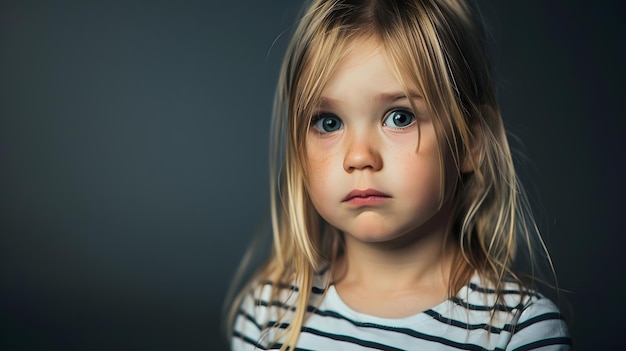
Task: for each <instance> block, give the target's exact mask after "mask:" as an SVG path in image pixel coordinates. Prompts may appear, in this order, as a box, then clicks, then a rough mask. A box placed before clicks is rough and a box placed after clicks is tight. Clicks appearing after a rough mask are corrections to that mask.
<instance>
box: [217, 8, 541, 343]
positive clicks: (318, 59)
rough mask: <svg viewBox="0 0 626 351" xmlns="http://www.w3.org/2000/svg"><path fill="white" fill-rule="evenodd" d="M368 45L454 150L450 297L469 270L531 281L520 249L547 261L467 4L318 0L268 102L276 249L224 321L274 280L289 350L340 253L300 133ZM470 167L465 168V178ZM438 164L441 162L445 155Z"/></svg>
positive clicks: (499, 283) (496, 283) (496, 281)
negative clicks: (368, 42) (339, 72)
mask: <svg viewBox="0 0 626 351" xmlns="http://www.w3.org/2000/svg"><path fill="white" fill-rule="evenodd" d="M365 38H374V39H375V40H377V41H378V42H379V43H380V45H381V46H382V47H383V48H384V50H385V52H386V54H387V55H388V57H389V61H390V62H389V63H390V65H391V67H392V69H393V70H394V72H395V74H396V77H397V79H398V81H399V82H400V83H401V84H402V85H403V86H404V87H405V89H406V90H407V93H408V90H409V89H408V87H409V86H411V87H417V89H419V91H420V93H421V94H422V95H423V97H424V99H425V101H426V103H427V107H428V109H429V111H430V113H431V115H432V116H433V120H434V124H435V128H436V129H435V130H436V133H437V137H438V140H439V142H440V146H441V148H442V152H441V154H442V155H451V159H452V162H453V165H454V167H456V171H457V174H458V177H457V178H458V181H457V182H455V183H454V184H452V187H451V188H450V189H447V190H446V193H447V194H452V195H451V196H453V197H452V201H453V203H454V209H453V220H452V223H451V228H450V229H451V230H450V232H451V234H450V235H451V236H450V237H449V238H447V240H454V241H455V242H456V243H457V244H458V247H459V254H458V255H457V257H456V258H455V260H456V261H455V264H454V266H453V267H458V268H456V270H454V271H453V272H451V274H450V281H449V292H448V294H449V295H450V296H452V295H454V294H456V293H457V291H458V289H460V287H461V286H463V285H465V284H467V282H468V281H469V278H470V277H471V276H472V274H474V272H477V273H478V274H479V275H480V276H481V278H483V279H484V280H485V281H488V282H490V283H491V284H493V287H494V289H495V290H496V291H500V290H502V287H503V284H504V283H505V281H508V280H512V281H514V282H517V283H520V284H522V286H527V285H526V284H527V283H528V282H527V281H526V280H525V279H524V278H523V277H522V276H521V275H520V274H519V273H518V271H517V269H516V268H515V262H514V260H515V253H516V252H517V251H518V249H519V248H520V247H521V248H523V249H524V251H525V252H526V253H527V254H528V255H529V256H530V257H534V256H536V254H535V251H537V247H536V246H537V245H538V246H539V250H538V251H539V252H540V255H542V256H543V257H547V258H548V260H549V256H548V255H547V250H546V249H545V245H544V244H543V241H542V240H541V237H540V236H539V232H538V230H537V227H536V225H535V222H534V220H533V218H532V213H531V211H530V208H529V206H528V203H527V200H526V197H525V195H524V192H523V189H522V188H521V185H520V184H519V182H518V178H517V176H516V173H515V169H514V165H513V159H512V156H511V152H510V149H509V145H508V141H507V137H506V133H505V130H504V127H503V123H502V119H501V116H500V112H499V108H498V104H497V101H496V96H495V92H494V89H493V86H492V81H491V75H490V71H489V65H488V61H487V57H486V55H485V50H484V44H483V33H482V30H481V27H480V26H479V23H478V21H477V20H476V19H475V18H474V17H473V15H472V11H471V9H470V8H469V6H468V4H467V3H466V2H465V1H462V0H364V1H356V0H315V1H313V2H312V4H310V6H309V7H308V10H307V11H306V13H304V15H303V16H302V18H301V21H300V22H299V24H298V26H297V28H296V30H295V32H294V34H293V37H292V40H291V42H290V45H289V47H288V49H287V52H286V55H285V59H284V62H283V65H282V69H281V72H280V78H279V82H278V88H277V92H276V97H275V102H274V116H273V121H272V135H271V140H272V143H273V144H272V146H271V153H270V162H271V165H272V167H271V177H270V181H271V193H270V196H271V210H272V214H271V221H272V228H273V242H274V244H273V249H272V253H271V256H270V257H269V259H268V261H267V262H266V264H265V265H264V266H263V267H262V268H261V269H260V270H259V271H258V272H257V273H256V274H255V276H254V278H253V279H252V280H251V281H250V282H249V283H248V285H247V286H246V288H244V289H243V290H242V291H241V293H240V294H239V295H238V297H237V298H236V299H234V303H233V304H232V307H231V311H230V318H229V322H228V323H229V325H232V322H233V320H234V317H235V314H236V312H237V307H238V306H239V304H240V303H241V301H242V299H243V297H244V295H245V294H246V293H247V291H248V290H249V288H250V287H251V286H253V284H254V282H264V281H272V282H274V284H273V285H272V297H273V299H278V298H279V296H280V291H281V285H282V284H288V285H295V286H297V287H298V294H297V295H296V296H295V302H294V304H293V307H295V312H294V314H293V315H292V318H291V320H289V321H288V326H287V327H286V329H285V330H284V333H283V334H281V336H283V337H285V341H284V343H283V345H282V347H281V350H286V349H288V348H290V349H293V348H295V345H296V343H297V340H298V338H299V335H300V329H301V327H302V326H303V324H304V322H305V317H306V312H307V305H308V302H309V299H310V297H311V289H312V286H313V277H314V275H315V273H316V272H317V271H318V270H319V269H321V268H322V267H323V266H324V265H327V264H330V265H332V263H333V262H334V261H335V260H336V259H337V258H338V257H339V256H340V255H341V254H342V239H341V235H340V233H338V231H337V230H336V229H335V228H333V227H332V226H330V225H329V224H327V223H326V222H325V221H324V220H323V219H322V218H321V217H320V216H319V214H318V213H317V212H316V210H315V208H314V207H313V205H312V203H311V201H310V199H309V195H308V193H307V175H306V158H305V157H304V156H305V136H306V133H307V130H308V128H309V121H310V118H311V116H312V114H313V110H314V109H315V107H316V106H317V103H318V101H319V97H320V94H321V92H322V90H323V89H324V87H325V84H326V82H327V81H328V80H329V79H330V77H331V76H332V74H333V73H334V71H335V69H336V67H337V66H338V64H339V63H340V62H341V60H342V59H343V58H345V57H346V56H347V55H348V54H349V52H350V49H351V46H352V44H353V43H354V42H355V41H356V40H362V39H365ZM407 96H408V95H407ZM466 165H469V168H470V169H471V170H472V171H471V172H462V169H463V168H466ZM441 167H442V168H443V167H449V165H448V164H446V162H444V161H443V160H442V162H441ZM520 244H521V245H520ZM518 246H520V247H518ZM550 265H551V263H550ZM531 275H532V273H531ZM327 284H328V282H327ZM500 297H501V296H498V301H499V300H500ZM280 322H281V321H278V322H277V323H280ZM283 322H284V321H283Z"/></svg>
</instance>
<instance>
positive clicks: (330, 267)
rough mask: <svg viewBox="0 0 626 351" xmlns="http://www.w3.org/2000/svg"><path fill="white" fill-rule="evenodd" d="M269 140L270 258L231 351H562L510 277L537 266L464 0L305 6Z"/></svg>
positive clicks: (323, 0) (527, 290)
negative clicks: (519, 257) (518, 265)
mask: <svg viewBox="0 0 626 351" xmlns="http://www.w3.org/2000/svg"><path fill="white" fill-rule="evenodd" d="M273 133H274V134H273V138H272V140H273V141H274V143H275V144H274V147H273V154H272V159H271V161H272V163H273V165H274V166H275V167H274V170H273V173H272V176H271V180H272V195H273V197H272V224H273V234H274V245H273V251H272V253H271V256H270V257H269V260H268V261H267V263H266V264H265V265H264V266H263V267H262V268H261V269H260V270H258V271H257V273H256V275H255V276H254V277H253V279H252V280H251V281H250V282H249V283H248V284H247V286H246V287H245V288H244V289H243V291H242V292H241V293H240V294H239V296H238V298H236V299H235V303H234V305H233V308H232V313H231V322H232V323H231V324H230V325H232V330H231V337H232V339H231V346H232V349H233V350H279V349H280V350H362V349H370V350H379V349H382V350H457V349H458V350H484V349H487V350H530V349H535V348H541V349H542V350H547V349H550V350H553V349H558V350H567V349H569V345H570V343H571V342H570V339H569V336H568V331H567V327H566V324H565V323H564V321H563V319H562V318H561V315H560V314H559V311H558V309H557V308H556V307H555V305H553V304H552V303H551V302H550V301H549V300H548V299H547V298H545V297H543V296H542V295H540V294H539V293H537V292H535V291H534V290H532V289H531V288H532V287H531V286H530V284H529V283H528V282H526V280H525V279H523V276H522V275H521V274H520V273H519V272H518V271H517V270H516V269H515V265H514V262H515V260H514V259H515V256H516V255H515V254H516V251H518V250H522V251H523V252H526V254H527V255H529V256H530V258H531V259H532V258H536V257H538V256H541V257H548V256H545V255H547V253H546V252H545V249H544V247H543V244H542V242H541V239H540V237H539V234H538V232H537V231H536V226H535V225H534V222H533V221H532V218H531V214H530V211H529V210H528V208H527V206H526V201H525V199H524V197H523V193H522V190H521V187H520V185H519V183H518V180H517V177H516V174H515V170H514V168H513V161H512V158H511V153H510V150H509V146H508V143H507V140H506V136H505V131H504V129H503V126H502V120H501V117H500V113H499V110H498V105H497V102H496V98H495V94H494V90H493V87H492V83H491V80H490V73H489V67H488V64H487V59H486V57H485V52H484V49H483V37H482V32H481V30H480V28H479V26H478V24H477V22H476V21H475V19H474V18H473V17H472V15H471V11H470V8H469V6H468V5H467V4H466V3H465V2H464V1H462V0H362V1H356V0H315V1H313V3H312V4H311V5H310V7H309V8H308V10H307V11H306V13H305V14H304V16H303V17H302V19H301V21H300V22H299V25H298V27H297V29H296V31H295V34H294V36H293V39H292V41H291V44H290V46H289V48H288V50H287V54H286V57H285V61H284V64H283V67H282V71H281V75H280V80H279V83H278V91H277V97H276V102H275V115H274V121H273ZM536 243H538V244H539V245H538V247H539V248H541V250H539V251H538V253H537V252H535V247H536V246H537V245H536Z"/></svg>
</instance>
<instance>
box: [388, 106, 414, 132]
mask: <svg viewBox="0 0 626 351" xmlns="http://www.w3.org/2000/svg"><path fill="white" fill-rule="evenodd" d="M413 122H415V115H414V114H413V113H411V112H409V111H406V110H393V111H391V112H389V114H388V115H387V117H385V120H384V121H383V125H384V126H387V127H391V128H405V127H408V126H410V125H411V124H413Z"/></svg>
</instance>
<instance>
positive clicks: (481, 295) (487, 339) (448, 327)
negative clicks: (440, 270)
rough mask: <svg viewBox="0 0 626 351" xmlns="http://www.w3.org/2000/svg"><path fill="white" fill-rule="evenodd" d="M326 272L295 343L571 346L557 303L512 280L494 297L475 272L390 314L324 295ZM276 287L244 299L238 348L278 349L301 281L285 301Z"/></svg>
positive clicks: (349, 347) (310, 346)
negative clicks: (273, 296)
mask: <svg viewBox="0 0 626 351" xmlns="http://www.w3.org/2000/svg"><path fill="white" fill-rule="evenodd" d="M326 278H327V277H326V274H324V275H321V276H318V277H316V282H315V287H314V290H313V291H312V295H311V301H310V303H309V306H308V308H307V310H308V312H309V316H308V318H307V320H306V322H305V325H304V327H303V328H302V330H301V335H300V339H299V342H298V347H297V350H346V351H356V350H519V351H521V350H533V349H541V350H569V349H570V345H571V340H570V338H569V334H568V331H567V326H566V323H565V322H564V320H563V318H562V317H561V315H560V313H559V311H558V309H557V307H556V306H555V305H554V304H552V302H551V301H549V300H548V299H547V298H544V297H542V296H541V295H539V294H537V293H534V292H531V293H528V292H526V294H524V291H522V290H521V289H520V288H518V287H517V285H515V284H513V283H510V284H507V285H506V287H505V290H503V291H501V293H502V297H503V301H502V302H501V303H496V302H497V301H496V294H495V293H496V292H495V291H494V290H493V289H490V288H488V287H487V286H486V285H484V284H482V283H481V281H480V279H479V278H478V276H475V277H474V278H472V280H471V282H470V283H469V284H468V285H467V286H465V287H463V288H462V289H461V290H460V291H459V293H458V294H457V295H456V296H454V297H452V298H450V299H448V300H446V301H444V302H443V303H441V304H439V305H437V306H435V307H433V308H431V309H428V310H426V311H424V312H422V313H418V314H417V315H414V316H410V317H407V318H400V319H389V318H379V317H375V316H370V315H366V314H362V313H359V312H357V311H354V310H352V309H351V308H350V307H348V306H347V305H346V304H345V303H344V302H343V301H342V300H341V298H340V297H339V295H337V292H336V290H335V289H334V286H332V285H331V286H330V288H329V290H328V291H327V293H326V295H323V294H324V279H326ZM270 290H271V283H269V282H268V283H265V284H263V285H262V286H261V287H259V288H258V289H255V290H254V291H252V292H251V293H250V294H249V296H248V297H247V298H246V299H245V300H244V301H243V303H242V305H241V308H240V310H239V313H238V315H237V318H236V321H235V332H234V334H233V339H232V349H233V350H242V351H243V350H276V349H278V348H280V344H278V345H271V346H270V345H268V342H269V341H271V340H273V338H274V337H275V336H276V335H278V334H279V333H280V332H281V331H284V328H286V327H287V326H288V325H289V324H288V323H289V320H290V318H291V317H292V315H293V302H294V301H295V295H296V294H297V293H298V288H297V287H293V286H285V287H284V290H285V294H283V296H281V298H283V301H270V299H269V297H270ZM522 296H524V298H523V299H522ZM322 298H323V299H322ZM492 315H493V319H492V318H491V317H492ZM280 317H284V318H282V319H280ZM279 319H280V321H278V320H279Z"/></svg>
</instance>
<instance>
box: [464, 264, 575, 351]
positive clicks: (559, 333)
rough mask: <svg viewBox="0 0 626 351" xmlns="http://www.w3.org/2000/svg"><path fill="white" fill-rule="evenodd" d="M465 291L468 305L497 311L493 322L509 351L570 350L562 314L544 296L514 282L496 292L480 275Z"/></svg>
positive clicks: (567, 332)
mask: <svg viewBox="0 0 626 351" xmlns="http://www.w3.org/2000/svg"><path fill="white" fill-rule="evenodd" d="M466 289H467V290H466V291H465V296H467V301H468V302H470V303H475V304H483V306H490V310H492V311H493V312H495V313H494V315H493V316H494V320H493V321H492V322H493V324H494V326H496V327H500V328H502V334H503V335H502V336H504V340H506V348H505V349H506V350H519V351H521V350H534V349H539V348H541V349H542V350H543V349H546V350H570V347H571V339H570V336H569V331H568V328H567V323H566V322H565V319H564V318H563V315H562V314H561V312H560V311H559V308H558V307H557V306H556V305H555V304H554V303H553V302H552V301H551V300H550V299H549V298H547V297H545V296H544V295H542V294H541V293H539V292H537V291H535V290H532V289H528V288H525V287H522V286H520V285H519V284H517V283H513V282H507V283H505V284H504V286H503V288H502V289H500V290H498V291H496V290H495V289H494V288H493V286H492V285H490V284H488V283H485V281H484V280H481V279H480V278H478V277H477V276H475V277H474V278H472V280H471V281H470V283H469V284H468V285H467V287H466ZM459 296H460V295H459ZM498 296H500V299H498ZM504 315H506V317H503V316H504Z"/></svg>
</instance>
